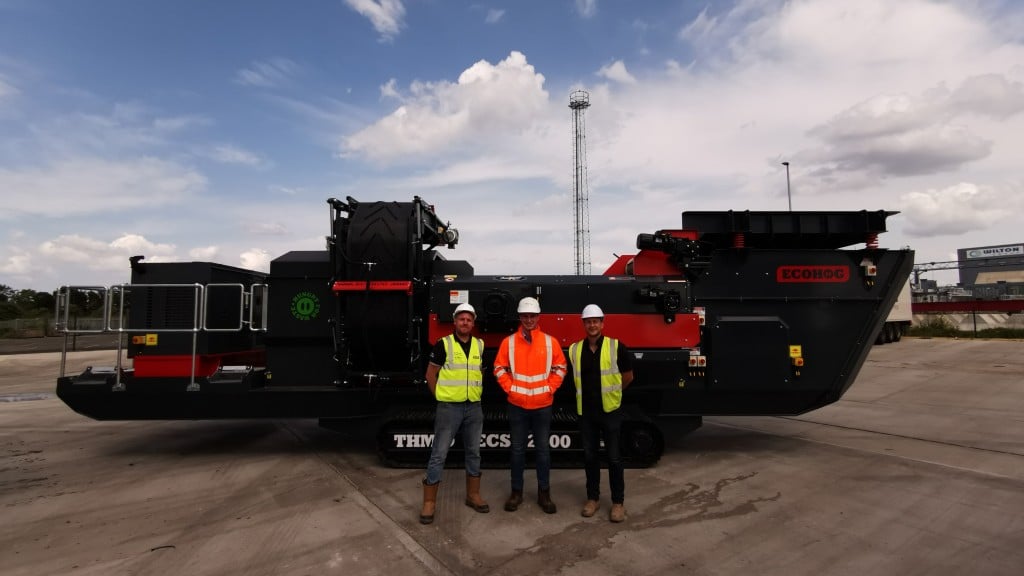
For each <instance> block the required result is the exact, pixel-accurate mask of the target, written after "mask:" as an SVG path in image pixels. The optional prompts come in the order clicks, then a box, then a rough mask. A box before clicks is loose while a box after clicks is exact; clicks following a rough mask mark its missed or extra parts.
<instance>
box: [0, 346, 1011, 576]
mask: <svg viewBox="0 0 1024 576" xmlns="http://www.w3.org/2000/svg"><path fill="white" fill-rule="evenodd" d="M112 360H113V359H112V352H109V351H107V352H76V353H73V354H71V355H69V358H68V370H69V371H74V370H80V369H81V368H82V367H84V366H85V365H88V364H98V365H111V364H113V361H112ZM58 363H59V354H53V353H46V354H23V355H10V356H0V375H2V376H0V400H2V401H0V445H2V447H3V451H4V460H3V464H2V465H0V509H2V510H3V522H0V573H2V574H3V575H4V576H8V575H10V576H15V575H33V576H34V575H37V574H104V575H106V574H175V575H177V574H193V575H196V574H238V575H245V576H262V575H277V574H317V575H319V574H346V575H348V574H403V575H405V576H411V575H418V574H508V575H512V574H580V575H587V576H595V575H604V574H630V575H632V574H664V575H669V574H673V575H675V574H695V575H732V574H737V575H738V574H744V575H748V574H780V575H783V574H784V575H787V576H788V575H802V574H806V575H821V574H829V575H831V574H850V575H856V576H864V575H865V574H871V575H873V576H874V575H888V574H892V575H917V574H920V575H929V576H932V575H958V576H959V575H962V574H984V575H1014V576H1016V575H1018V574H1020V573H1021V568H1022V567H1024V342H1007V341H971V340H915V339H904V340H903V341H902V342H900V343H898V344H890V345H885V346H876V347H874V349H873V350H872V351H871V354H870V356H869V357H868V360H867V363H866V364H865V366H864V369H863V370H862V371H861V375H860V376H859V378H858V380H857V382H856V383H855V384H854V385H853V387H852V388H851V389H850V390H849V391H848V392H847V394H846V395H845V397H844V398H843V399H842V400H841V401H839V402H837V403H836V404H833V405H831V406H829V407H826V408H823V409H821V410H818V411H815V412H812V413H808V414H805V415H802V416H798V417H786V418H772V417H748V418H721V417H716V418H706V419H705V425H704V427H703V428H701V429H700V430H698V431H696V432H695V433H693V434H690V435H688V436H686V437H681V438H671V439H669V442H668V447H667V449H666V452H665V455H664V456H663V457H662V459H661V461H659V462H658V464H657V465H656V466H654V467H651V468H648V469H642V470H627V471H626V508H627V513H628V517H627V520H626V522H624V523H622V524H613V523H611V522H609V521H608V519H607V513H608V510H609V508H610V504H609V502H608V501H607V499H605V500H604V501H603V502H602V508H601V510H600V511H599V512H598V515H597V516H595V517H593V518H589V519H587V518H582V517H580V514H579V508H580V506H581V505H582V504H583V500H584V496H585V492H584V486H583V473H582V471H580V470H555V471H553V472H552V481H553V485H552V495H553V498H554V500H555V502H556V503H558V505H559V511H558V513H557V514H554V515H547V514H544V513H542V512H541V511H540V510H539V508H538V507H537V505H536V504H535V502H534V498H535V493H534V491H533V490H532V489H531V488H532V486H531V484H530V483H531V482H532V478H533V475H532V473H531V472H528V473H527V488H528V489H527V494H526V496H527V501H526V503H525V504H524V505H523V507H521V508H520V510H519V511H518V512H515V513H507V512H504V511H503V510H501V503H502V501H503V500H504V498H505V497H506V496H507V490H508V476H507V472H506V471H502V470H488V471H486V472H485V475H484V478H483V495H484V497H485V498H486V499H488V500H489V501H490V503H491V508H492V511H491V513H489V514H478V513H476V512H474V511H473V510H471V509H470V508H467V507H466V506H465V505H464V504H463V494H464V482H463V475H462V473H461V472H460V471H458V470H447V471H446V472H445V478H444V481H443V483H442V488H441V493H440V499H439V506H438V512H437V520H436V521H435V523H434V524H432V525H429V526H422V525H420V524H419V523H418V521H417V516H418V510H419V502H420V497H421V487H420V483H419V482H420V478H421V477H422V471H421V470H407V469H391V468H385V467H382V466H381V465H380V464H379V463H378V460H377V457H376V454H375V452H374V449H373V439H372V431H368V430H351V431H348V432H345V433H338V432H333V431H329V430H324V429H321V428H319V427H317V426H316V423H315V422H310V421H283V420H262V421H258V420H247V421H234V422H223V421H205V422H97V421H93V420H89V419H87V418H85V417H82V416H80V415H77V414H75V413H74V412H72V411H71V410H69V409H68V408H67V407H66V406H65V405H64V404H63V403H61V402H60V400H59V399H57V398H55V397H53V387H54V380H55V378H56V372H57V370H58ZM603 489H604V490H605V494H607V484H604V485H603Z"/></svg>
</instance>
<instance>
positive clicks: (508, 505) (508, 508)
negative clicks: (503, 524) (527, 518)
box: [505, 490, 523, 512]
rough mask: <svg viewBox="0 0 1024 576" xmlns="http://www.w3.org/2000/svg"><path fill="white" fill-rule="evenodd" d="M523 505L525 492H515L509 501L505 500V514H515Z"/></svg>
mask: <svg viewBox="0 0 1024 576" xmlns="http://www.w3.org/2000/svg"><path fill="white" fill-rule="evenodd" d="M522 503H523V492H522V491H521V490H513V491H512V494H511V495H510V496H509V497H508V500H505V512H515V511H516V510H518V509H519V505H520V504H522Z"/></svg>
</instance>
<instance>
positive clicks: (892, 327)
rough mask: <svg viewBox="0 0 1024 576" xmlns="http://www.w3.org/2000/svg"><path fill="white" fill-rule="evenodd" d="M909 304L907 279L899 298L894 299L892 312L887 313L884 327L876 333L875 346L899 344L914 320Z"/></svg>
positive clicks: (908, 282)
mask: <svg viewBox="0 0 1024 576" xmlns="http://www.w3.org/2000/svg"><path fill="white" fill-rule="evenodd" d="M910 302H911V299H910V279H909V278H908V279H907V283H906V284H904V285H903V289H902V290H900V295H899V297H898V298H896V303H895V304H893V305H892V310H890V311H889V316H888V317H886V319H885V326H883V327H882V331H881V332H879V333H878V338H877V339H876V340H875V344H888V343H889V342H899V341H900V339H901V338H903V335H904V334H906V333H907V330H909V329H910V324H911V323H912V322H913V320H914V313H913V311H911V309H910Z"/></svg>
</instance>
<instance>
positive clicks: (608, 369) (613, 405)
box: [569, 337, 622, 414]
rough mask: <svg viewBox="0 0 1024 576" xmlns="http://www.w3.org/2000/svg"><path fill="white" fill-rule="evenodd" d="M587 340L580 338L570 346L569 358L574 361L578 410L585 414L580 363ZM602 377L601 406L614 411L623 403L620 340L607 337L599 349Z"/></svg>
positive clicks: (573, 376)
mask: <svg viewBox="0 0 1024 576" xmlns="http://www.w3.org/2000/svg"><path fill="white" fill-rule="evenodd" d="M586 345H587V341H586V340H580V341H579V342H576V343H574V344H573V345H571V346H569V359H570V360H571V361H572V366H573V372H572V379H573V382H574V384H576V412H577V413H578V414H583V378H582V375H581V374H580V364H581V363H582V361H583V346H586ZM598 362H599V364H600V372H599V375H600V379H601V408H602V409H604V411H605V412H612V411H614V410H616V409H617V408H618V407H619V406H621V405H622V373H620V372H619V341H618V340H616V339H614V338H608V337H605V338H604V339H603V340H602V342H601V349H600V350H598Z"/></svg>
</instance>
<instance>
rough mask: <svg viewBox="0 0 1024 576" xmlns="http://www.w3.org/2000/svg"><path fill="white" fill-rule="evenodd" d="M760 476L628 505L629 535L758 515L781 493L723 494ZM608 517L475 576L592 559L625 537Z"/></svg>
mask: <svg viewBox="0 0 1024 576" xmlns="http://www.w3.org/2000/svg"><path fill="white" fill-rule="evenodd" d="M756 475H757V472H751V473H749V474H742V475H740V476H735V477H731V478H723V479H721V480H718V481H717V482H715V484H714V486H711V487H708V488H701V486H700V485H698V484H694V483H692V482H691V483H687V484H686V485H685V486H684V487H683V488H682V489H681V490H679V491H677V492H674V493H672V494H669V495H668V496H666V497H664V498H662V499H660V500H658V501H656V502H655V503H653V504H652V505H651V506H649V507H648V508H647V509H646V511H644V512H638V513H632V512H630V511H629V505H628V503H627V505H626V509H627V517H626V525H628V527H629V529H630V530H631V531H642V530H645V529H648V528H668V527H673V526H679V525H683V524H693V523H698V522H705V521H711V520H718V519H722V518H731V517H736V516H744V515H747V514H751V513H754V512H758V511H759V508H758V504H762V503H766V502H775V501H778V500H779V499H781V498H782V492H776V493H775V494H774V495H771V496H758V497H755V498H749V499H747V500H744V501H741V502H736V503H733V502H728V501H723V500H722V492H723V491H724V490H725V489H726V488H728V487H729V486H732V485H734V484H737V483H739V482H743V481H745V480H748V479H750V478H753V477H754V476H756ZM566 512H568V513H570V514H571V513H573V512H576V511H575V510H572V509H570V510H566ZM561 513H562V511H561V510H559V514H561ZM680 513H682V515H680ZM607 514H608V509H607V507H603V508H602V509H601V510H600V511H599V512H598V515H600V519H598V518H597V517H595V518H594V519H588V520H582V521H579V522H574V523H573V524H571V525H570V526H567V527H566V528H565V529H564V530H562V532H560V533H557V534H551V535H548V536H544V537H543V538H542V539H541V540H538V541H537V543H536V544H534V545H533V546H531V547H529V548H525V549H520V550H518V551H517V553H516V554H515V555H513V556H512V557H511V558H509V559H507V560H504V561H503V562H500V563H498V564H497V565H493V566H490V567H486V568H485V569H483V570H480V571H478V572H475V573H480V574H483V573H487V574H495V575H502V574H508V575H512V574H524V573H529V574H553V573H558V572H562V571H565V570H566V569H567V568H570V567H572V566H576V565H579V564H583V563H585V562H588V561H590V560H594V559H596V558H597V557H598V556H599V555H600V554H601V552H602V551H603V550H605V549H610V548H612V547H613V546H614V545H615V540H616V538H617V537H619V536H620V535H621V534H622V526H623V525H619V524H613V523H611V522H608V516H607ZM552 550H557V551H558V555H559V556H560V557H562V558H565V559H566V562H565V563H564V564H557V565H553V564H551V561H550V559H551V557H552Z"/></svg>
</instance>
